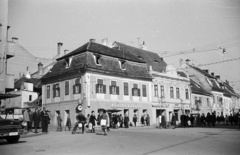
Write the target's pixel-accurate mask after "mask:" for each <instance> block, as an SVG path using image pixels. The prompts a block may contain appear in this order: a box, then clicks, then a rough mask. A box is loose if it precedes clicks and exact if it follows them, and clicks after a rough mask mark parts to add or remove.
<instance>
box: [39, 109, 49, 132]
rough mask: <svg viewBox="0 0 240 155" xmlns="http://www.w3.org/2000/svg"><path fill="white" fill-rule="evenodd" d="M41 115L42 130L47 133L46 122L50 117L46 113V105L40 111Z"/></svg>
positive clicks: (47, 122)
mask: <svg viewBox="0 0 240 155" xmlns="http://www.w3.org/2000/svg"><path fill="white" fill-rule="evenodd" d="M41 117H42V132H46V133H48V124H49V121H50V117H49V115H48V113H47V110H46V107H43V111H42V112H41Z"/></svg>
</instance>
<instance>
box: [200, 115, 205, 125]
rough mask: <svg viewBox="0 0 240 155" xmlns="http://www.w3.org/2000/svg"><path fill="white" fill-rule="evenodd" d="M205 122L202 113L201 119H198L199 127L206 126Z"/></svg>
mask: <svg viewBox="0 0 240 155" xmlns="http://www.w3.org/2000/svg"><path fill="white" fill-rule="evenodd" d="M205 120H206V118H205V115H204V113H202V115H201V118H200V122H201V126H202V125H203V126H206V124H205Z"/></svg>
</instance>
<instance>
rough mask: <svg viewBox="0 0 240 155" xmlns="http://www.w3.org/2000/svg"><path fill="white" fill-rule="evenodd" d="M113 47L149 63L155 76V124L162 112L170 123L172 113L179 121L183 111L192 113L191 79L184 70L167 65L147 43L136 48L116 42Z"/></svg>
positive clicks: (153, 93) (153, 84) (153, 101)
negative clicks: (149, 48) (148, 48)
mask: <svg viewBox="0 0 240 155" xmlns="http://www.w3.org/2000/svg"><path fill="white" fill-rule="evenodd" d="M113 47H114V48H116V49H119V50H121V51H123V52H130V53H132V54H134V55H136V56H137V57H138V58H139V59H140V60H143V61H145V62H146V63H147V66H148V70H149V74H150V75H151V76H152V78H153V81H152V84H151V94H152V116H151V119H152V120H153V123H154V124H158V116H159V115H160V114H162V113H164V115H165V118H166V121H167V122H168V123H169V122H170V121H171V119H172V113H175V117H176V120H177V122H178V123H179V122H180V115H181V114H182V113H190V108H191V107H190V101H191V100H190V93H191V92H190V90H191V89H190V81H189V78H188V76H187V75H186V74H185V73H184V72H183V71H181V70H177V69H176V68H175V67H174V66H172V65H167V64H166V62H165V61H164V60H163V58H161V57H160V56H159V55H158V54H157V53H154V52H151V51H147V47H146V45H145V43H143V45H141V46H140V48H136V47H132V46H128V45H125V44H123V43H119V42H114V43H113Z"/></svg>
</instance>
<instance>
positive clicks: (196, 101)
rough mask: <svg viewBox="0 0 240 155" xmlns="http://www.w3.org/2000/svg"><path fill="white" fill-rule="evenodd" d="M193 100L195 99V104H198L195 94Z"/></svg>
mask: <svg viewBox="0 0 240 155" xmlns="http://www.w3.org/2000/svg"><path fill="white" fill-rule="evenodd" d="M194 100H195V105H196V106H197V104H198V100H197V96H195V97H194Z"/></svg>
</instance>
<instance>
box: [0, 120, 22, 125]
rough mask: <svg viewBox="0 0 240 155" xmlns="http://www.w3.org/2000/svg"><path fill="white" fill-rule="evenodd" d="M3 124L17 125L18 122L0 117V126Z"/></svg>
mask: <svg viewBox="0 0 240 155" xmlns="http://www.w3.org/2000/svg"><path fill="white" fill-rule="evenodd" d="M3 125H19V123H18V122H16V121H12V120H4V119H1V120H0V126H3Z"/></svg>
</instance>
